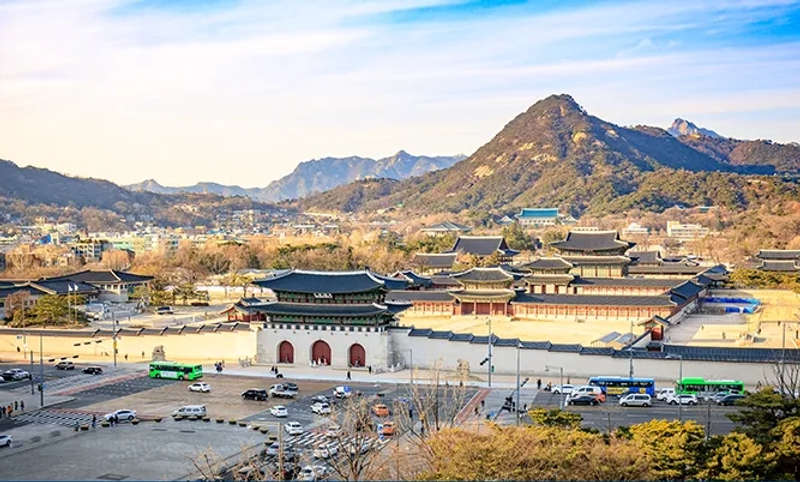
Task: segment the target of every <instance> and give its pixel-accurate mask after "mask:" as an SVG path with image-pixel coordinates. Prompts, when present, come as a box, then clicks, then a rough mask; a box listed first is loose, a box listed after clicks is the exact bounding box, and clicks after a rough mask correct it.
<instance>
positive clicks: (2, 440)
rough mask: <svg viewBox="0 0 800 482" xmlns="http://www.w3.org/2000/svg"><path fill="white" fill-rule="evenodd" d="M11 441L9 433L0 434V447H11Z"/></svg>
mask: <svg viewBox="0 0 800 482" xmlns="http://www.w3.org/2000/svg"><path fill="white" fill-rule="evenodd" d="M13 441H14V440H13V439H12V438H11V435H0V447H11V442H13Z"/></svg>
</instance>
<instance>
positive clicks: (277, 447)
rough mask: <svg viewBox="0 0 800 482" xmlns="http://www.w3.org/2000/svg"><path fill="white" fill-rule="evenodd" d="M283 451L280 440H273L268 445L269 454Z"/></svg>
mask: <svg viewBox="0 0 800 482" xmlns="http://www.w3.org/2000/svg"><path fill="white" fill-rule="evenodd" d="M280 451H281V445H280V444H279V443H278V442H272V443H271V444H270V445H269V447H267V455H278V453H280Z"/></svg>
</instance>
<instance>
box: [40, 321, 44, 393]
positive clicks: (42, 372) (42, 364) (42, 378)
mask: <svg viewBox="0 0 800 482" xmlns="http://www.w3.org/2000/svg"><path fill="white" fill-rule="evenodd" d="M42 346H43V342H42V331H41V330H39V377H40V378H39V386H40V387H41V390H39V407H40V408H41V407H44V354H43V352H42Z"/></svg>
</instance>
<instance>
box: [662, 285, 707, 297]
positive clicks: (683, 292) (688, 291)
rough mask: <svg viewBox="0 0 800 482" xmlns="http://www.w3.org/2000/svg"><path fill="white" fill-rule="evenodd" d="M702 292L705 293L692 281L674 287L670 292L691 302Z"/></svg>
mask: <svg viewBox="0 0 800 482" xmlns="http://www.w3.org/2000/svg"><path fill="white" fill-rule="evenodd" d="M701 291H703V287H702V286H699V285H696V284H694V283H692V282H691V281H684V282H683V283H681V284H679V285H678V286H675V287H673V288H672V289H671V290H670V293H674V294H676V295H678V296H680V297H683V298H685V299H687V300H690V299H693V298H695V297H696V296H697V295H698V294H699V293H700V292H701Z"/></svg>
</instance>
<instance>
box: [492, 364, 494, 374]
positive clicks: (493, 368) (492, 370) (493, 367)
mask: <svg viewBox="0 0 800 482" xmlns="http://www.w3.org/2000/svg"><path fill="white" fill-rule="evenodd" d="M492 373H494V365H492Z"/></svg>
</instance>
